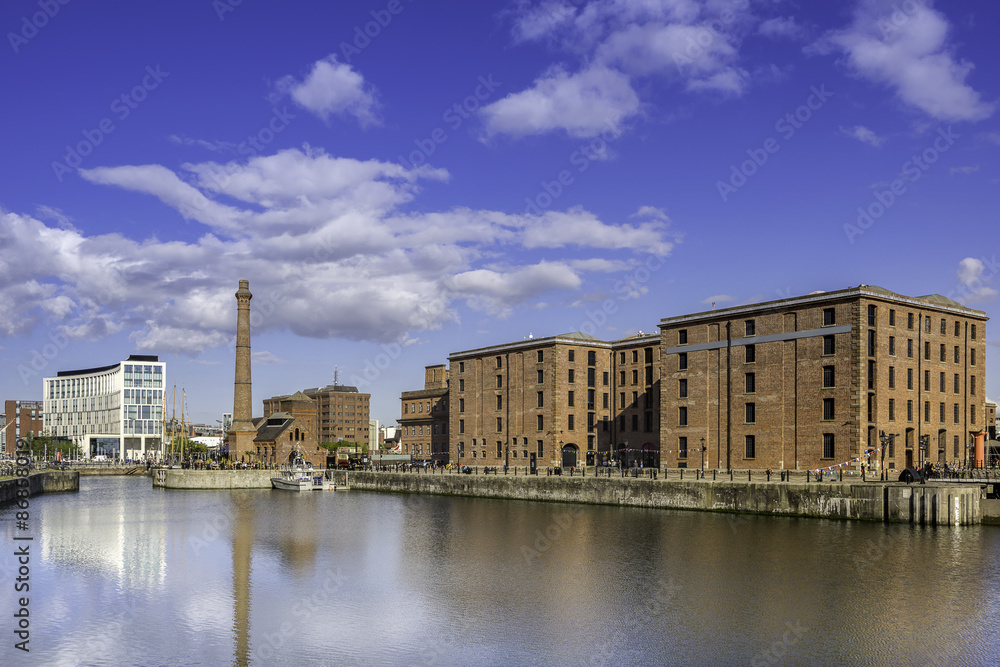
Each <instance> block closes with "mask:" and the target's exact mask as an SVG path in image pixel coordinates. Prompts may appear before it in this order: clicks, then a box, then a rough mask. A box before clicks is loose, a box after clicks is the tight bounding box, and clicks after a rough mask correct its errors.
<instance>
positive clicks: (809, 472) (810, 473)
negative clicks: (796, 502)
mask: <svg viewBox="0 0 1000 667" xmlns="http://www.w3.org/2000/svg"><path fill="white" fill-rule="evenodd" d="M811 475H812V470H806V484H808V483H809V477H810V476H811Z"/></svg>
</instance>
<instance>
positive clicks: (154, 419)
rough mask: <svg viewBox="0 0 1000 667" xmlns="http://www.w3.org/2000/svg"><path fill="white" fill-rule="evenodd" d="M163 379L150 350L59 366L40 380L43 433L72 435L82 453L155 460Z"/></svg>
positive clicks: (163, 371) (163, 364) (163, 373)
mask: <svg viewBox="0 0 1000 667" xmlns="http://www.w3.org/2000/svg"><path fill="white" fill-rule="evenodd" d="M166 381H167V365H166V362H162V361H159V358H158V357H155V356H150V355H138V354H133V355H131V356H130V357H129V358H128V360H127V361H120V362H118V363H117V364H114V365H112V366H103V367H101V368H86V369H83V370H77V371H60V372H59V373H57V374H56V376H55V377H48V378H45V379H44V380H43V381H42V382H43V387H42V391H43V395H44V403H45V406H44V411H45V412H44V414H45V421H44V424H45V433H47V434H49V435H54V436H62V437H67V438H69V439H71V440H73V442H75V443H76V444H77V445H79V447H80V448H81V450H82V451H83V455H84V456H85V457H94V456H99V455H103V456H108V457H111V458H114V457H117V458H120V459H132V460H141V459H145V458H147V457H152V458H155V459H160V458H161V457H162V450H163V446H162V445H163V436H162V434H163V400H164V394H163V388H164V386H166Z"/></svg>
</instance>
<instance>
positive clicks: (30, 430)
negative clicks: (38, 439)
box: [0, 400, 45, 455]
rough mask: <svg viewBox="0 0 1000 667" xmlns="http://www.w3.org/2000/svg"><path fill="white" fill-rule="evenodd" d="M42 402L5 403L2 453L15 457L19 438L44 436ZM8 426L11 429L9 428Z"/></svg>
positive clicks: (0, 443) (1, 435) (2, 424)
mask: <svg viewBox="0 0 1000 667" xmlns="http://www.w3.org/2000/svg"><path fill="white" fill-rule="evenodd" d="M44 413H45V411H44V403H43V402H42V401H18V400H13V401H4V410H3V422H2V423H0V428H2V429H3V430H2V431H0V451H2V452H4V453H6V454H8V455H13V454H14V452H15V451H16V450H17V439H18V438H30V437H33V436H39V435H42V432H43V431H44V430H45V423H44ZM8 424H10V427H9V428H8V426H7V425H8Z"/></svg>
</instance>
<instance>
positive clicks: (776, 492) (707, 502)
mask: <svg viewBox="0 0 1000 667" xmlns="http://www.w3.org/2000/svg"><path fill="white" fill-rule="evenodd" d="M350 485H351V488H352V489H358V490H367V491H382V492H393V493H423V494H439V495H451V496H475V497H483V498H501V499H517V500H541V501H550V502H574V503H590V504H598V505H628V506H633V507H659V508H667V509H683V510H698V511H709V512H737V513H751V514H774V515H779V516H799V517H813V518H823V519H858V520H863V521H884V522H888V523H917V524H922V525H963V526H966V525H976V524H980V523H983V501H984V500H985V494H984V492H983V489H982V488H981V487H980V486H979V485H976V484H957V483H951V484H947V483H940V484H933V483H930V484H917V485H906V484H901V483H883V482H863V483H849V482H831V483H825V482H816V483H794V482H778V481H775V482H737V481H732V482H730V481H714V482H713V481H707V480H697V481H696V480H690V481H678V480H670V481H664V480H654V479H649V478H630V477H624V478H617V477H612V478H600V477H533V476H519V477H513V476H509V475H507V476H504V475H453V474H451V475H449V474H446V475H433V474H413V473H368V472H355V473H351V482H350Z"/></svg>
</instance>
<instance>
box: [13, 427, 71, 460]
mask: <svg viewBox="0 0 1000 667" xmlns="http://www.w3.org/2000/svg"><path fill="white" fill-rule="evenodd" d="M25 440H26V441H27V443H28V449H29V450H30V451H31V454H32V456H34V457H35V458H45V457H46V456H47V457H48V458H49V459H54V458H56V455H57V454H58V453H61V454H62V458H63V459H75V458H79V457H80V455H81V453H82V452H81V450H80V447H79V445H77V444H76V443H75V442H73V441H72V440H64V439H62V438H57V437H56V436H54V435H49V434H47V433H44V432H43V433H41V434H40V435H33V434H29V435H28V437H27V438H25Z"/></svg>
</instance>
